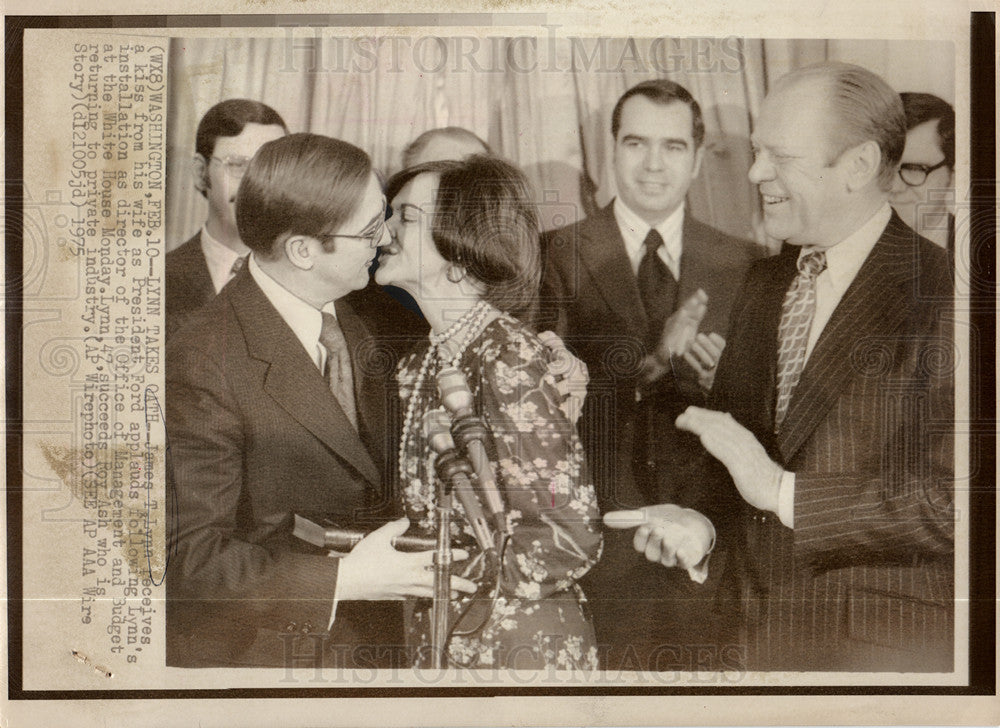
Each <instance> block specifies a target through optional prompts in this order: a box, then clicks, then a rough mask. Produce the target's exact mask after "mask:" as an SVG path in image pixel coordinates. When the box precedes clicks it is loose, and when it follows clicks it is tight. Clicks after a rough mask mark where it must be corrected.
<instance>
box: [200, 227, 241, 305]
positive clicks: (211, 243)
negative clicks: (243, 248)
mask: <svg viewBox="0 0 1000 728" xmlns="http://www.w3.org/2000/svg"><path fill="white" fill-rule="evenodd" d="M201 252H202V253H203V254H204V256H205V262H206V263H207V264H208V275H209V276H211V278H212V287H213V288H214V289H215V292H216V293H218V292H219V291H221V290H222V287H223V286H225V285H226V284H227V283H229V279H230V278H232V277H233V276H232V272H233V263H235V262H236V259H237V258H242V257H243V256H244V255H246V253H243V254H240V253H237V252H236V251H235V250H233V249H232V248H230V247H228V246H225V245H223V244H222V243H220V242H219V241H218V240H216V239H215V238H213V237H212V236H211V235H209V234H208V228H206V227H204V226H202V228H201Z"/></svg>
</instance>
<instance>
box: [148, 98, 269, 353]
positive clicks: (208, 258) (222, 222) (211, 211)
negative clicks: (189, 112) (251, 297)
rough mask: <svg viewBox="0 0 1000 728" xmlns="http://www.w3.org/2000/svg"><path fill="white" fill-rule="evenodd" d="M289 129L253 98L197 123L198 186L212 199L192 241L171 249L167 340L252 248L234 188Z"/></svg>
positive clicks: (223, 105)
mask: <svg viewBox="0 0 1000 728" xmlns="http://www.w3.org/2000/svg"><path fill="white" fill-rule="evenodd" d="M287 133H288V127H287V126H286V125H285V122H284V120H283V119H282V118H281V116H280V115H279V114H278V112H277V111H275V110H274V109H272V108H271V107H270V106H267V105H266V104H262V103H260V102H259V101H252V100H250V99H227V100H226V101H222V102H220V103H218V104H216V105H215V106H213V107H212V108H211V109H209V110H208V111H207V112H206V113H205V115H204V116H203V117H202V118H201V121H200V122H199V123H198V131H197V133H196V135H195V155H194V186H195V188H196V189H197V190H198V191H199V192H201V194H202V196H203V197H204V198H205V200H206V202H208V218H207V219H206V220H205V224H204V225H203V226H202V228H201V230H199V231H198V232H197V233H195V235H194V236H193V237H192V238H191V239H190V240H188V241H187V242H186V243H184V244H183V245H181V246H180V247H178V248H176V249H175V250H172V251H170V252H169V253H167V257H166V288H167V318H166V335H167V338H170V337H171V336H172V335H173V333H174V332H175V331H177V329H178V328H180V326H181V325H182V324H183V323H184V322H185V321H186V320H187V319H188V317H190V315H191V314H192V313H194V312H195V311H197V310H198V309H199V308H201V307H202V306H204V305H205V304H206V303H208V302H209V301H211V300H212V299H213V298H215V295H216V294H217V293H218V292H219V291H221V290H222V287H223V286H225V285H226V283H228V282H229V281H230V279H231V278H233V276H235V275H236V272H237V271H239V269H240V268H241V267H242V266H243V263H244V262H245V261H246V256H247V254H248V253H249V252H250V249H249V248H248V247H247V246H246V245H244V244H243V241H242V240H240V234H239V231H238V230H237V229H236V213H235V207H234V205H235V201H236V190H237V189H239V186H240V180H241V179H242V178H243V174H244V173H245V172H246V170H247V166H248V165H249V164H250V159H251V158H252V157H253V155H254V154H255V153H256V152H257V150H258V149H260V148H261V147H262V146H263V145H264V144H265V143H267V142H269V141H271V140H273V139H278V138H280V137H283V136H284V135H285V134H287Z"/></svg>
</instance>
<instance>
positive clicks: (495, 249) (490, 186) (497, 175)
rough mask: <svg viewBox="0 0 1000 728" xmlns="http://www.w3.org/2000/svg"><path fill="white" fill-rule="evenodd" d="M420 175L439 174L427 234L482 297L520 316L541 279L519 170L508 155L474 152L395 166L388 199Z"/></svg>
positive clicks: (531, 208)
mask: <svg viewBox="0 0 1000 728" xmlns="http://www.w3.org/2000/svg"><path fill="white" fill-rule="evenodd" d="M421 174H435V175H437V176H438V178H439V180H440V181H439V183H438V190H437V196H436V199H435V204H434V212H433V219H432V222H431V237H432V239H433V240H434V245H435V246H436V247H437V249H438V252H439V253H440V254H441V257H442V258H444V259H445V260H447V261H448V262H449V263H454V264H456V265H460V266H462V267H463V268H464V269H465V271H466V272H467V273H468V274H469V275H470V276H472V277H473V278H475V279H476V280H477V281H480V282H481V283H482V284H483V285H484V286H485V287H486V293H485V295H484V298H485V299H486V300H487V301H489V302H490V303H491V304H493V305H494V306H496V307H497V308H499V309H500V310H501V311H506V312H507V313H509V314H511V315H513V316H515V317H518V318H526V317H528V316H529V315H530V313H531V311H532V307H533V304H534V302H535V300H536V298H537V297H538V287H539V284H540V281H541V253H540V249H539V241H538V235H539V225H538V212H537V209H536V207H535V203H534V198H533V196H532V193H531V187H530V185H529V184H528V180H527V178H526V177H525V176H524V173H523V172H521V171H520V170H519V169H517V167H514V166H513V165H512V164H510V163H509V162H505V161H503V160H502V159H498V158H496V157H487V156H484V155H480V154H476V155H472V156H470V157H466V158H465V159H464V160H462V161H460V162H427V163H426V164H419V165H417V166H415V167H410V168H408V169H404V170H403V171H401V172H398V173H396V174H395V175H393V177H392V178H391V179H390V180H389V183H388V185H387V187H386V198H387V199H388V200H389V201H390V202H391V201H392V199H393V198H394V197H395V196H396V195H397V194H399V191H400V190H401V189H402V188H403V187H404V186H405V185H406V184H407V183H408V182H409V181H410V180H412V179H414V178H415V177H417V176H418V175H421Z"/></svg>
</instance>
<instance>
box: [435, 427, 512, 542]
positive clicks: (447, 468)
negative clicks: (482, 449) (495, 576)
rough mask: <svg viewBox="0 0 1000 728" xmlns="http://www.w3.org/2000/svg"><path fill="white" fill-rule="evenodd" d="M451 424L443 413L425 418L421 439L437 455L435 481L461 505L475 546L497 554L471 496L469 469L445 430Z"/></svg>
mask: <svg viewBox="0 0 1000 728" xmlns="http://www.w3.org/2000/svg"><path fill="white" fill-rule="evenodd" d="M450 424H451V421H450V418H449V417H448V413H447V412H445V411H444V410H440V409H438V410H431V411H429V412H428V413H427V414H425V415H424V436H425V437H426V438H427V440H428V441H429V442H430V445H431V449H432V450H433V451H434V452H436V453H437V455H438V456H437V461H436V463H435V469H436V470H437V474H438V477H439V478H441V480H443V481H444V482H445V483H447V484H448V485H450V486H451V489H452V492H453V493H455V495H457V496H458V500H459V501H461V503H462V509H463V510H464V511H465V515H466V517H467V518H468V519H469V524H470V525H471V526H472V532H473V534H475V536H476V542H477V543H478V544H479V547H480V548H481V549H482V550H483V551H484V552H485V553H492V554H496V547H495V545H494V542H493V534H492V533H491V532H490V527H489V524H488V523H487V522H486V516H485V515H484V514H483V508H482V506H481V505H480V503H479V498H478V497H477V496H476V494H475V493H473V492H472V483H471V482H470V481H469V476H470V475H471V474H472V468H470V467H469V463H468V462H466V460H465V458H463V457H462V456H461V455H459V454H458V451H456V450H455V442H454V440H452V437H451V432H450V431H449V429H448V426H449V425H450Z"/></svg>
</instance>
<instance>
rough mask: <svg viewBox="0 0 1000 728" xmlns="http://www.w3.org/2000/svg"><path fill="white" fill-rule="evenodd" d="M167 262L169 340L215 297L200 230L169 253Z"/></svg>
mask: <svg viewBox="0 0 1000 728" xmlns="http://www.w3.org/2000/svg"><path fill="white" fill-rule="evenodd" d="M165 265H166V269H165V279H166V288H167V311H166V338H167V339H168V340H169V339H170V338H171V337H172V336H173V334H174V333H175V332H176V331H177V330H178V329H179V328H180V327H181V326H183V325H184V322H185V321H187V320H188V319H189V318H190V317H191V314H193V313H194V312H195V311H197V310H198V309H199V308H201V307H202V306H204V305H205V304H206V303H208V302H209V301H211V300H212V299H213V298H215V287H214V286H213V285H212V276H211V275H210V274H209V272H208V263H206V262H205V254H204V253H203V252H202V250H201V232H197V233H195V234H194V236H193V237H192V238H191V239H190V240H188V241H187V242H186V243H184V244H183V245H181V246H180V247H178V248H175V249H174V250H171V251H170V252H169V253H167V256H166V263H165Z"/></svg>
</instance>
